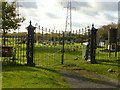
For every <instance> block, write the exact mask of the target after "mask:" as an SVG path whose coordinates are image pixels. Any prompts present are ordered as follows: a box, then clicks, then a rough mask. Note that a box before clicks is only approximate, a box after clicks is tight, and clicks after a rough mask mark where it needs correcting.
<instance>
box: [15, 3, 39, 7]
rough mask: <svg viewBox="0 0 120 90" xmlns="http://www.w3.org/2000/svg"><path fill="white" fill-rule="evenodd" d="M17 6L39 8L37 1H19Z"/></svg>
mask: <svg viewBox="0 0 120 90" xmlns="http://www.w3.org/2000/svg"><path fill="white" fill-rule="evenodd" d="M17 7H23V8H37V4H36V2H17Z"/></svg>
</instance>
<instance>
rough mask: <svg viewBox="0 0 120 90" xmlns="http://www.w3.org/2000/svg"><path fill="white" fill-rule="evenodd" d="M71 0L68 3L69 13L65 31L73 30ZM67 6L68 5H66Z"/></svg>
mask: <svg viewBox="0 0 120 90" xmlns="http://www.w3.org/2000/svg"><path fill="white" fill-rule="evenodd" d="M71 6H72V5H71V1H68V3H67V15H66V24H65V32H66V31H69V32H72V12H71ZM65 8H66V7H65Z"/></svg>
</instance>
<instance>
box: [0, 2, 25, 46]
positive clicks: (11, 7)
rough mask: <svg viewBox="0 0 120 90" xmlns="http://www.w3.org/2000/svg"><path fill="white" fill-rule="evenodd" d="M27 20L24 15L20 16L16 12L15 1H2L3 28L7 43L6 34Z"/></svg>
mask: <svg viewBox="0 0 120 90" xmlns="http://www.w3.org/2000/svg"><path fill="white" fill-rule="evenodd" d="M24 20H25V18H24V17H18V16H17V14H16V3H15V2H11V3H8V2H2V30H3V37H4V40H3V42H4V45H5V34H6V33H7V32H9V31H11V30H16V29H17V28H18V27H19V26H20V23H21V22H23V21H24Z"/></svg>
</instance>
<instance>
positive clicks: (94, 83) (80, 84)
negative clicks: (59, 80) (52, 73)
mask: <svg viewBox="0 0 120 90" xmlns="http://www.w3.org/2000/svg"><path fill="white" fill-rule="evenodd" d="M60 74H61V75H62V76H63V77H64V79H65V80H66V81H67V82H68V83H69V84H70V85H71V88H118V81H115V80H111V79H108V78H105V77H104V76H102V75H98V74H95V73H91V72H88V71H85V70H83V69H80V70H76V71H71V70H61V71H60Z"/></svg>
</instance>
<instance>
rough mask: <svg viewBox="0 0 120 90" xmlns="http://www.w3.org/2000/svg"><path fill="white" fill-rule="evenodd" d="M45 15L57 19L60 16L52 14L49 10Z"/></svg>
mask: <svg viewBox="0 0 120 90" xmlns="http://www.w3.org/2000/svg"><path fill="white" fill-rule="evenodd" d="M46 15H47V16H48V17H50V18H53V19H58V18H60V17H59V16H57V15H56V14H53V13H50V12H48V13H46Z"/></svg>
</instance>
